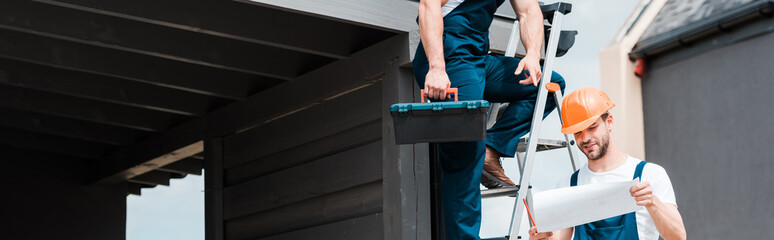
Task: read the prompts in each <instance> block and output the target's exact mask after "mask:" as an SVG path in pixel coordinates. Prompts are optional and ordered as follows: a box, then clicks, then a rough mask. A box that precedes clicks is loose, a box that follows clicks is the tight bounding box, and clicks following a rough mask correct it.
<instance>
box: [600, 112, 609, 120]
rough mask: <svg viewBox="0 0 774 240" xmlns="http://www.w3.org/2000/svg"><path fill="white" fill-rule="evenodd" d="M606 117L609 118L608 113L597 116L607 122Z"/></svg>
mask: <svg viewBox="0 0 774 240" xmlns="http://www.w3.org/2000/svg"><path fill="white" fill-rule="evenodd" d="M607 116H610V112H605V113H603V114H602V115H599V117H600V118H602V120H603V121H604V120H607Z"/></svg>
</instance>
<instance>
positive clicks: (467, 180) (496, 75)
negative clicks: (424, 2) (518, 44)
mask: <svg viewBox="0 0 774 240" xmlns="http://www.w3.org/2000/svg"><path fill="white" fill-rule="evenodd" d="M484 60H485V61H483V62H484V63H485V64H483V65H484V66H481V67H475V68H465V69H451V70H448V69H447V72H448V74H449V77H450V79H454V80H453V81H452V87H456V88H458V89H459V99H460V100H481V99H484V100H488V101H490V102H509V103H510V105H509V107H508V109H507V110H506V111H505V112H504V114H503V116H502V117H501V118H500V119H499V120H498V121H497V123H496V124H495V125H494V126H493V127H492V128H491V129H489V130H487V139H486V141H481V142H453V143H439V144H437V146H438V150H439V158H440V162H441V168H442V172H443V182H442V190H441V192H442V201H443V211H444V225H445V226H444V227H445V230H446V239H480V238H479V230H480V228H481V193H480V191H479V183H480V181H481V171H482V168H483V165H484V152H485V147H486V146H487V145H488V146H490V147H492V148H494V149H495V150H496V151H498V152H499V153H500V154H501V155H503V156H511V157H512V156H513V155H514V153H515V152H516V147H517V144H518V140H519V138H520V137H521V136H523V135H524V134H526V133H527V132H528V131H529V127H530V123H531V120H532V112H533V110H534V107H535V100H536V98H537V90H538V88H537V87H535V86H534V85H532V84H529V85H522V84H519V80H523V79H525V77H524V75H523V74H522V75H513V72H514V71H515V70H516V68H517V66H518V64H519V59H517V58H509V57H503V56H497V55H487V56H486V57H485V58H484ZM417 79H418V83H419V85H420V86H424V79H423V78H421V79H420V78H417ZM551 81H552V82H556V83H559V84H560V85H561V87H562V90H564V79H562V77H561V76H560V75H559V74H557V73H555V72H554V73H553V74H552V78H551ZM555 107H556V104H555V101H554V100H553V96H549V99H548V101H547V104H546V108H545V110H546V111H545V115H544V116H543V117H545V116H547V115H548V114H549V113H550V112H551V111H552V110H553V109H554V108H555Z"/></svg>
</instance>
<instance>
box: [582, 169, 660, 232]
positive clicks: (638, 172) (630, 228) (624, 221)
mask: <svg viewBox="0 0 774 240" xmlns="http://www.w3.org/2000/svg"><path fill="white" fill-rule="evenodd" d="M646 163H647V162H645V161H642V162H640V163H639V164H637V168H636V169H635V170H634V177H632V179H637V178H639V177H642V169H643V168H644V167H645V164H646ZM577 185H578V171H575V173H573V174H572V177H571V178H570V186H571V187H574V186H577ZM574 239H575V240H592V239H604V240H619V239H620V240H637V239H640V237H639V234H638V232H637V212H630V213H627V214H624V215H620V216H615V217H611V218H606V219H602V220H599V221H596V222H592V223H586V224H583V225H578V226H575V238H574Z"/></svg>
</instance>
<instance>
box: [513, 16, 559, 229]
mask: <svg viewBox="0 0 774 240" xmlns="http://www.w3.org/2000/svg"><path fill="white" fill-rule="evenodd" d="M563 16H564V15H563V14H562V13H561V12H560V11H555V12H554V21H553V24H552V27H551V32H550V37H549V39H548V51H547V52H546V57H545V64H544V66H543V77H542V78H541V79H540V83H539V84H538V86H539V87H538V94H537V100H536V104H535V110H534V113H533V115H532V126H531V127H530V132H529V138H528V142H527V151H526V153H525V155H524V157H525V160H524V171H523V173H522V176H521V179H520V181H519V185H520V186H521V187H520V188H519V191H518V193H517V198H516V203H515V204H514V211H513V215H512V216H511V226H510V228H509V230H508V234H509V236H514V234H516V235H518V234H519V227H520V225H521V220H522V215H523V214H524V203H523V201H524V199H526V195H527V190H528V189H529V181H530V178H531V177H532V167H533V166H532V163H533V161H534V159H535V153H536V152H537V143H538V142H537V139H538V137H539V136H540V129H541V127H542V124H543V112H544V108H545V104H546V96H547V94H548V89H546V88H545V87H543V85H544V83H543V82H544V80H545V79H548V81H551V75H552V73H553V67H554V66H553V65H554V59H555V58H556V49H557V44H558V41H559V35H561V29H562V28H561V26H562V20H563V19H562V18H563ZM546 83H547V82H546Z"/></svg>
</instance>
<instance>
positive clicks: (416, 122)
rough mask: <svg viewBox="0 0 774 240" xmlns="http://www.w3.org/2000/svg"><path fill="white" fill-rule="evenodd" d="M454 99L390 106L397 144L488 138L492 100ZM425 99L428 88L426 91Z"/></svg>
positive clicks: (455, 93) (453, 90)
mask: <svg viewBox="0 0 774 240" xmlns="http://www.w3.org/2000/svg"><path fill="white" fill-rule="evenodd" d="M447 93H451V94H453V95H454V101H453V102H422V103H397V104H393V105H392V106H390V114H391V115H392V120H393V124H394V127H395V142H396V143H397V144H413V143H423V142H460V141H482V140H484V139H485V138H486V122H487V117H488V116H489V102H487V101H485V100H474V101H457V99H458V98H457V89H456V88H450V89H448V90H447ZM422 96H423V97H422V100H423V101H424V91H423V92H422Z"/></svg>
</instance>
